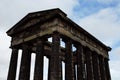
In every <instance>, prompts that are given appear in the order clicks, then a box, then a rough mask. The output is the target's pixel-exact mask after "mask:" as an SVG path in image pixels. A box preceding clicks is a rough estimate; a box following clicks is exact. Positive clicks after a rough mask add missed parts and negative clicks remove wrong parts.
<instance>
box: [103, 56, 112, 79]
mask: <svg viewBox="0 0 120 80" xmlns="http://www.w3.org/2000/svg"><path fill="white" fill-rule="evenodd" d="M108 61H109V59H107V58H105V59H104V63H105V70H106V78H107V80H111V76H110V69H109V63H108Z"/></svg>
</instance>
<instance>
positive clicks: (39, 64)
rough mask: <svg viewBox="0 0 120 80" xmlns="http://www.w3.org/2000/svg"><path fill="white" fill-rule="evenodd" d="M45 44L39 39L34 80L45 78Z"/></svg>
mask: <svg viewBox="0 0 120 80" xmlns="http://www.w3.org/2000/svg"><path fill="white" fill-rule="evenodd" d="M43 62H44V45H43V41H42V40H39V41H38V43H37V46H36V60H35V70H34V80H43V64H44V63H43Z"/></svg>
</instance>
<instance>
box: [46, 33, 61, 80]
mask: <svg viewBox="0 0 120 80" xmlns="http://www.w3.org/2000/svg"><path fill="white" fill-rule="evenodd" d="M61 65H62V61H61V54H60V35H59V33H57V32H54V33H53V34H52V55H51V58H50V65H49V67H50V70H49V71H50V72H48V73H49V77H50V79H49V80H62V75H61V74H62V72H61V71H62V69H61Z"/></svg>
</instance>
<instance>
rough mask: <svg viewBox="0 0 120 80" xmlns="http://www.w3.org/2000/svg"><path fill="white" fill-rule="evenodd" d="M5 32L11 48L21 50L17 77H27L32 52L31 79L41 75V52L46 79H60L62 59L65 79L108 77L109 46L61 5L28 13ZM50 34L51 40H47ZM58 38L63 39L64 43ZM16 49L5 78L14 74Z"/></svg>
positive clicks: (24, 79) (12, 79)
mask: <svg viewBox="0 0 120 80" xmlns="http://www.w3.org/2000/svg"><path fill="white" fill-rule="evenodd" d="M7 34H8V35H9V36H11V37H12V40H11V48H14V49H17V50H19V49H22V51H23V52H22V58H21V67H20V71H19V80H29V79H30V66H31V65H30V64H31V54H32V53H35V55H36V58H35V59H36V62H35V71H34V80H43V79H44V76H43V68H44V66H43V65H44V56H46V57H47V58H48V59H49V63H48V64H49V70H48V80H63V76H62V74H63V72H62V71H63V69H62V61H63V62H64V63H65V77H64V79H65V80H86V79H87V80H110V79H111V78H110V71H109V64H108V60H109V55H108V51H110V50H111V48H110V47H108V46H106V45H104V44H103V43H102V42H100V41H99V40H98V39H96V38H95V37H94V36H92V35H91V34H90V33H88V32H87V31H85V30H84V29H82V28H81V27H80V26H79V25H77V24H75V23H74V22H73V21H71V20H70V19H69V18H68V17H67V15H66V14H65V13H64V12H62V11H61V10H60V9H52V10H46V11H40V12H35V13H29V14H28V15H27V16H25V17H24V18H23V19H22V20H21V21H20V22H18V23H17V24H16V25H15V26H13V27H12V28H11V29H10V30H8V31H7ZM50 37H51V38H52V41H48V38H50ZM61 40H63V42H65V46H64V47H63V44H62V42H61ZM73 45H74V46H75V48H76V50H74V48H73ZM17 50H13V52H12V55H11V62H10V69H9V74H8V80H15V77H16V67H17V55H18V54H17V53H18V52H17ZM99 56H100V57H99ZM12 73H13V74H12Z"/></svg>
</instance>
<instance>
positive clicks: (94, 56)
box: [92, 52, 100, 80]
mask: <svg viewBox="0 0 120 80" xmlns="http://www.w3.org/2000/svg"><path fill="white" fill-rule="evenodd" d="M92 61H93V74H94V80H100V76H99V75H100V74H99V71H100V70H99V63H98V54H97V53H96V52H93V53H92Z"/></svg>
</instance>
